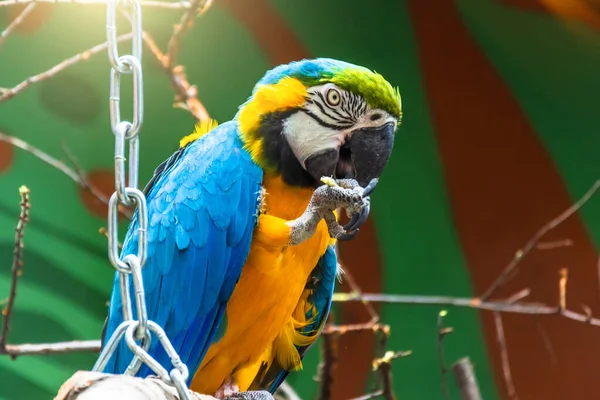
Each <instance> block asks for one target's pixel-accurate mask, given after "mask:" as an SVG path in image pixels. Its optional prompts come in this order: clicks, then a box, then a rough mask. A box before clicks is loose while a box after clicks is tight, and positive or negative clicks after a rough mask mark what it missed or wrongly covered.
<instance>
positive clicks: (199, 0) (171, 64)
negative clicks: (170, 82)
mask: <svg viewBox="0 0 600 400" xmlns="http://www.w3.org/2000/svg"><path fill="white" fill-rule="evenodd" d="M211 4H212V0H191V2H190V8H189V9H188V10H187V11H186V12H185V13H184V14H183V16H182V17H181V21H180V22H179V23H178V24H177V25H175V29H174V30H173V35H171V39H169V44H168V46H167V53H166V54H165V55H164V58H163V65H164V66H165V68H167V69H169V70H171V71H172V70H173V68H175V63H176V62H177V55H178V54H179V49H180V47H181V40H182V39H183V35H184V33H185V32H186V31H187V30H189V29H190V28H191V27H192V26H193V25H194V21H195V19H196V16H197V15H201V14H203V13H205V12H206V10H208V8H209V7H210V6H211Z"/></svg>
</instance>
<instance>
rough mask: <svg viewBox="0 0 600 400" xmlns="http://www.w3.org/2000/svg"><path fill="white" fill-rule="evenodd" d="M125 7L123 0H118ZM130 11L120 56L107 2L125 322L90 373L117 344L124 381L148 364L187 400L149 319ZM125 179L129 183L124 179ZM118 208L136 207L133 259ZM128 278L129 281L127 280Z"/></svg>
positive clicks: (114, 243)
mask: <svg viewBox="0 0 600 400" xmlns="http://www.w3.org/2000/svg"><path fill="white" fill-rule="evenodd" d="M122 1H125V0H122ZM126 1H127V4H128V5H129V6H130V7H131V28H132V54H130V55H129V54H127V55H122V56H119V51H118V48H117V26H116V20H117V6H118V2H119V0H108V1H107V6H106V36H107V42H108V59H109V61H110V64H111V72H110V124H111V129H112V132H113V134H114V136H115V192H114V193H113V195H112V196H111V198H110V201H109V203H108V210H109V211H108V258H109V260H110V262H111V264H112V265H113V266H114V267H115V269H116V270H117V272H118V274H119V287H120V293H121V304H122V306H123V322H122V323H121V324H120V325H119V326H118V327H117V329H116V330H115V332H114V333H113V334H112V336H111V337H110V339H109V340H108V342H107V343H106V345H105V346H104V348H103V350H102V352H101V353H100V356H99V357H98V360H97V361H96V365H94V368H93V370H94V371H102V370H104V368H105V366H106V363H107V362H108V360H109V359H110V356H111V355H112V354H113V353H114V351H115V350H116V348H117V346H118V344H119V343H120V341H121V339H124V340H125V343H126V344H127V347H129V349H130V350H131V351H132V353H133V359H132V360H131V363H130V364H129V366H128V367H127V369H126V370H125V372H124V374H125V375H132V376H133V375H135V374H136V373H137V372H138V371H139V369H140V368H141V366H142V365H143V364H146V365H147V366H148V367H149V368H150V369H151V370H152V371H154V373H156V374H157V375H158V376H159V377H160V378H161V379H162V380H163V381H165V382H166V383H168V384H170V385H173V386H174V387H175V388H176V389H177V392H178V394H179V397H180V399H181V400H190V398H191V397H190V392H189V390H188V388H187V385H186V380H187V379H188V377H189V373H188V368H187V366H186V365H185V364H184V363H183V362H182V361H181V358H180V357H179V355H178V354H177V351H176V350H175V349H174V348H173V345H172V344H171V342H170V341H169V338H168V337H167V335H166V333H165V332H164V330H163V329H162V328H161V327H160V325H158V324H157V323H155V322H153V321H151V320H149V319H148V313H147V309H146V300H145V294H144V282H143V279H142V268H143V267H144V264H145V263H146V256H147V247H148V241H147V240H148V239H147V234H148V209H147V204H146V196H144V194H143V193H142V192H141V191H140V190H139V189H138V163H139V136H138V134H139V132H140V129H141V127H142V122H143V119H144V102H143V100H144V95H143V79H142V64H141V58H142V13H141V6H140V3H139V0H126ZM124 74H132V75H133V116H132V121H131V122H129V121H124V120H123V121H122V120H121V109H120V100H121V93H120V91H121V75H124ZM127 144H128V145H129V151H128V156H129V165H128V171H127V170H126V161H127V159H126V154H125V149H126V147H127ZM126 176H127V181H126V179H125V177H126ZM119 204H123V205H125V206H132V205H135V206H136V207H137V223H138V232H137V239H138V246H137V253H136V254H127V255H125V256H124V257H123V258H122V259H121V257H120V256H119V229H118V228H119V226H118V211H119ZM130 275H131V279H130ZM131 282H133V289H134V294H135V296H134V300H135V310H136V315H135V317H136V318H135V319H134V315H133V305H132V301H131ZM152 334H154V336H156V339H157V340H158V342H159V343H160V345H161V346H163V348H164V349H165V351H166V353H167V355H168V356H169V358H170V359H171V363H172V365H173V369H171V371H167V370H166V369H165V368H164V367H163V366H162V365H161V364H160V363H159V362H157V361H156V360H155V359H154V358H153V357H152V356H151V355H150V354H149V353H148V349H149V348H150V343H151V341H152Z"/></svg>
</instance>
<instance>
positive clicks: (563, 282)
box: [558, 268, 568, 311]
mask: <svg viewBox="0 0 600 400" xmlns="http://www.w3.org/2000/svg"><path fill="white" fill-rule="evenodd" d="M567 278H568V270H567V269H566V268H562V269H561V270H560V279H559V281H558V308H559V309H560V311H563V310H566V309H567Z"/></svg>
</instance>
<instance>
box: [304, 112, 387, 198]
mask: <svg viewBox="0 0 600 400" xmlns="http://www.w3.org/2000/svg"><path fill="white" fill-rule="evenodd" d="M395 130H396V125H395V124H394V123H393V122H388V123H387V124H385V125H382V126H380V127H376V128H363V129H357V130H355V131H353V132H352V133H351V134H350V137H349V138H348V139H347V140H346V143H344V144H343V145H342V147H341V148H340V149H328V150H325V151H322V152H320V153H317V154H314V155H312V156H310V157H309V158H308V159H307V160H306V161H305V164H304V165H305V168H306V170H307V171H308V173H309V174H310V175H311V176H312V177H313V178H314V179H315V181H316V182H317V186H319V185H321V177H323V176H330V177H331V176H332V177H334V178H336V179H356V180H357V181H358V183H359V184H360V185H361V186H362V187H366V186H367V185H368V184H369V183H370V182H371V180H372V179H373V178H379V176H381V174H382V172H383V169H384V168H385V166H386V165H387V163H388V160H389V158H390V155H391V154H392V148H393V146H394V132H395Z"/></svg>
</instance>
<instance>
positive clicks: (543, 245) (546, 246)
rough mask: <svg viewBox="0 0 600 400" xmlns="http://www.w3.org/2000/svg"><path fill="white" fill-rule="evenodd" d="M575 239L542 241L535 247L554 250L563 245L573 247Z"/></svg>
mask: <svg viewBox="0 0 600 400" xmlns="http://www.w3.org/2000/svg"><path fill="white" fill-rule="evenodd" d="M573 244H574V243H573V241H572V240H571V239H563V240H555V241H553V242H540V243H538V244H537V245H536V246H535V248H536V249H538V250H554V249H561V248H563V247H571V246H573Z"/></svg>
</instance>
